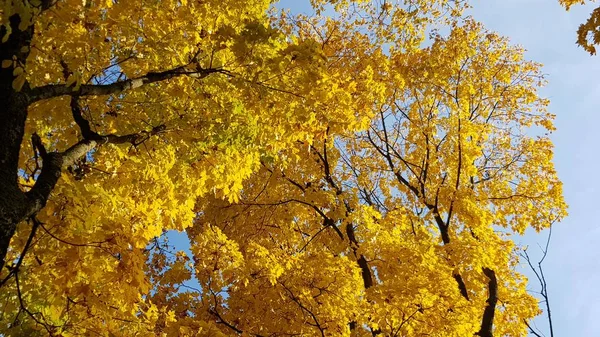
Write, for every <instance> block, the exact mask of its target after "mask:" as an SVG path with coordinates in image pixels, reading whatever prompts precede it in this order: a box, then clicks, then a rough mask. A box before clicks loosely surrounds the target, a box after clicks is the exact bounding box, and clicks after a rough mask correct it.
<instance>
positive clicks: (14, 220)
mask: <svg viewBox="0 0 600 337" xmlns="http://www.w3.org/2000/svg"><path fill="white" fill-rule="evenodd" d="M20 22H21V19H20V17H19V15H17V14H15V15H13V16H11V17H10V18H9V24H10V27H11V29H12V32H11V33H10V35H9V37H8V40H7V41H6V42H4V43H1V44H0V60H14V61H15V62H16V64H17V65H20V66H22V67H25V62H26V61H27V56H28V55H29V45H30V43H31V38H32V36H33V27H29V28H27V29H26V30H24V31H21V30H20V29H19V23H20ZM6 34H7V29H6V27H4V26H2V27H1V28H0V40H3V39H4V38H5V36H6ZM24 47H26V48H24ZM13 70H14V67H13V66H10V67H7V68H1V69H0V271H1V270H2V268H3V267H4V264H5V262H6V261H5V258H6V253H7V251H8V245H9V243H10V239H11V238H12V236H13V235H14V233H15V230H16V228H17V224H18V223H19V222H21V221H23V220H25V218H26V217H27V216H28V214H27V213H28V209H30V201H29V198H28V197H27V195H26V194H25V193H24V192H23V191H22V190H21V189H20V188H19V185H18V182H17V180H18V169H19V153H20V148H21V142H22V141H23V135H24V132H25V120H26V119H27V107H28V105H29V99H28V96H27V93H26V91H27V89H28V87H29V86H28V84H27V83H25V85H24V86H23V88H22V91H21V92H16V91H15V90H14V89H13V87H12V82H13V80H14V76H13Z"/></svg>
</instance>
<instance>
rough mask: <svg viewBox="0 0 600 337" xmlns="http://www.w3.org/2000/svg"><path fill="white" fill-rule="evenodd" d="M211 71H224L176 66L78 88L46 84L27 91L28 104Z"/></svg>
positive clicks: (110, 91)
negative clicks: (108, 82)
mask: <svg viewBox="0 0 600 337" xmlns="http://www.w3.org/2000/svg"><path fill="white" fill-rule="evenodd" d="M213 73H224V70H223V69H220V68H218V69H217V68H210V69H199V70H194V71H188V70H186V69H185V67H183V66H181V67H177V68H174V69H171V70H166V71H163V72H150V73H147V74H146V75H143V76H140V77H136V78H132V79H127V80H122V81H117V82H114V83H111V84H82V85H80V86H79V87H78V88H77V87H74V86H72V85H70V86H67V85H66V84H48V85H44V86H41V87H36V88H32V89H30V90H29V91H28V92H27V95H28V97H29V104H31V103H33V102H37V101H41V100H44V99H49V98H53V97H59V96H67V95H70V96H102V95H112V94H118V93H121V92H124V91H127V90H132V89H137V88H139V87H142V86H144V85H146V84H149V83H155V82H161V81H165V80H168V79H171V78H175V77H181V76H188V77H192V78H204V77H206V76H208V75H210V74H213Z"/></svg>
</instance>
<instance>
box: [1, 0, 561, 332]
mask: <svg viewBox="0 0 600 337" xmlns="http://www.w3.org/2000/svg"><path fill="white" fill-rule="evenodd" d="M311 5H312V8H313V9H314V14H313V15H304V14H301V15H297V14H295V13H290V12H289V11H281V10H279V9H277V5H273V4H271V1H269V0H251V1H233V0H203V1H198V0H187V1H186V0H173V1H171V0H160V1H156V0H142V1H113V0H108V1H96V0H94V1H92V0H84V1H81V0H57V1H51V0H50V1H49V0H37V1H34V0H30V1H27V0H3V1H2V9H1V12H0V13H1V14H2V15H1V20H2V21H1V24H2V28H0V38H1V39H2V44H0V57H1V58H2V69H1V70H0V104H2V109H3V110H2V112H1V116H0V155H1V157H0V159H1V163H0V189H1V190H0V226H1V228H0V253H2V254H1V255H2V256H0V258H2V262H1V263H0V265H3V268H2V269H1V271H0V312H1V313H0V334H2V335H3V336H23V335H27V336H37V335H40V336H48V335H50V336H95V335H100V336H238V335H239V336H377V335H380V336H473V335H479V336H482V337H488V336H492V335H495V336H523V335H525V334H526V322H527V321H529V320H530V319H531V318H533V317H534V316H536V315H538V314H539V313H540V310H539V308H538V305H537V301H536V299H535V298H534V297H533V296H531V295H530V294H528V293H527V291H526V285H527V280H526V278H525V277H524V276H523V275H521V274H520V273H519V272H517V271H516V270H515V268H516V266H517V264H518V263H519V251H520V247H518V246H516V245H515V244H514V242H513V238H514V237H515V236H517V235H520V234H523V233H524V232H525V231H526V230H527V229H528V228H534V229H535V230H541V229H544V228H547V227H548V226H549V225H550V224H551V223H553V222H555V221H558V220H560V219H561V218H562V217H564V216H565V215H566V211H565V210H566V206H565V203H564V201H563V197H562V187H561V182H560V181H559V180H558V178H557V176H556V172H555V170H554V166H553V163H552V143H551V141H550V140H549V138H548V134H549V133H550V132H551V131H553V130H554V127H553V124H552V120H553V115H552V114H550V113H549V112H548V111H547V106H548V101H547V100H546V99H544V98H542V97H540V96H539V95H538V92H537V91H538V89H539V88H540V87H541V86H542V85H543V84H544V78H543V76H542V73H541V70H540V65H539V64H537V63H535V62H531V61H528V60H526V59H525V58H524V55H523V53H524V51H523V50H522V49H521V48H520V47H515V46H513V45H511V44H510V43H509V42H508V40H507V39H505V38H503V37H501V36H499V35H497V34H495V33H494V32H491V31H488V30H486V29H485V28H484V27H483V26H482V25H481V24H480V23H478V22H476V21H474V20H473V19H471V18H466V17H464V16H463V14H462V11H463V9H464V6H465V5H466V4H464V3H462V2H456V1H445V0H437V1H430V0H406V1H399V2H398V3H396V2H390V1H383V2H381V1H365V0H363V1H359V0H356V1H334V0H329V1H325V0H313V1H311ZM175 232H181V233H184V234H185V235H186V237H187V238H188V239H189V250H188V249H187V247H188V245H187V244H186V243H178V244H174V243H173V242H169V240H168V238H169V236H172V235H173V233H175ZM9 243H10V244H9ZM186 251H187V253H186Z"/></svg>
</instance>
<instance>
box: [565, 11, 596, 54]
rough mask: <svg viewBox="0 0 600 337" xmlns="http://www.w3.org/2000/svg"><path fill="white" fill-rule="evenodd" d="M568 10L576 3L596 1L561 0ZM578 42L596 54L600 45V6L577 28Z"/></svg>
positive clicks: (586, 49)
mask: <svg viewBox="0 0 600 337" xmlns="http://www.w3.org/2000/svg"><path fill="white" fill-rule="evenodd" d="M559 2H560V4H561V5H563V6H564V7H565V8H566V9H567V10H569V9H571V7H572V6H574V5H584V4H586V3H587V4H591V3H592V2H594V1H586V0H559ZM577 44H578V45H579V46H581V47H582V48H583V49H585V51H587V52H588V53H590V54H592V55H594V54H596V46H597V45H600V7H596V8H595V9H593V10H592V13H590V17H589V18H588V19H587V20H586V21H585V23H582V24H581V25H579V29H577Z"/></svg>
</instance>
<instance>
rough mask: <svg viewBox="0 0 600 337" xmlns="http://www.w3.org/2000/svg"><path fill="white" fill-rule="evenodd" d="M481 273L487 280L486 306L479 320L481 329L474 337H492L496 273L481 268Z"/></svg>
mask: <svg viewBox="0 0 600 337" xmlns="http://www.w3.org/2000/svg"><path fill="white" fill-rule="evenodd" d="M483 273H484V274H485V276H487V278H488V279H489V282H488V298H487V301H486V303H487V305H486V307H485V310H484V311H483V318H482V319H481V329H480V330H479V332H477V334H476V335H478V336H481V337H493V336H494V333H493V327H494V314H495V312H496V303H497V302H498V280H497V279H496V272H494V271H493V270H492V269H490V268H487V267H485V268H483Z"/></svg>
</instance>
